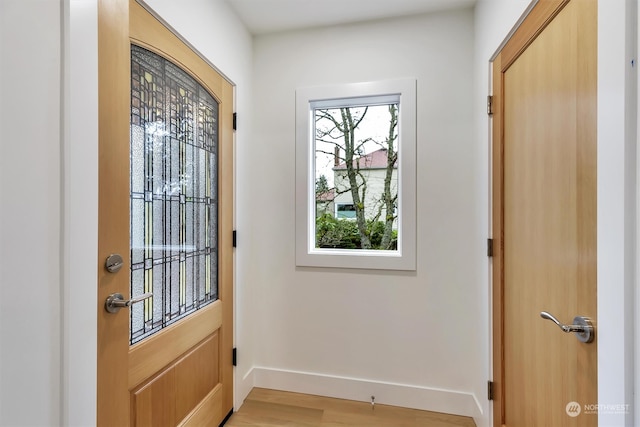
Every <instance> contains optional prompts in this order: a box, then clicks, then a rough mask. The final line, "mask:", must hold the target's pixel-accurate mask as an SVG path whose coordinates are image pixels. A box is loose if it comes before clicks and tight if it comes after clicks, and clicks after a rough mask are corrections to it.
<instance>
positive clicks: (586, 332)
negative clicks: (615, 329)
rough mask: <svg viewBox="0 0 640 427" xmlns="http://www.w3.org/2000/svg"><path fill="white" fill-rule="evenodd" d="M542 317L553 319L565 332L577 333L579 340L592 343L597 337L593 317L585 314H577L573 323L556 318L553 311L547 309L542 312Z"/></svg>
mask: <svg viewBox="0 0 640 427" xmlns="http://www.w3.org/2000/svg"><path fill="white" fill-rule="evenodd" d="M540 317H542V318H543V319H547V320H551V321H552V322H553V323H555V324H556V325H558V326H559V327H560V329H562V331H563V332H566V333H569V332H573V333H575V334H576V338H578V341H580V342H584V343H590V342H592V341H593V339H594V338H595V335H596V334H595V329H594V327H593V324H592V323H591V319H589V318H588V317H585V316H576V317H574V318H573V325H565V324H564V323H561V322H560V321H559V320H558V319H556V318H555V317H554V316H553V315H552V314H551V313H549V312H546V311H541V312H540Z"/></svg>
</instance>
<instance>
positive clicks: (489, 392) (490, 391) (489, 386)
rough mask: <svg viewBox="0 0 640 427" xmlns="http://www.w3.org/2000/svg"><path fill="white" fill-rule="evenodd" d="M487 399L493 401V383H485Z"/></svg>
mask: <svg viewBox="0 0 640 427" xmlns="http://www.w3.org/2000/svg"><path fill="white" fill-rule="evenodd" d="M487 397H488V398H489V400H493V381H489V382H488V383H487Z"/></svg>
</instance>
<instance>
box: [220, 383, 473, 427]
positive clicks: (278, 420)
mask: <svg viewBox="0 0 640 427" xmlns="http://www.w3.org/2000/svg"><path fill="white" fill-rule="evenodd" d="M225 426H226V427H241V426H242V427H244V426H296V427H306V426H322V427H328V426H350V427H360V426H362V427H364V426H367V427H372V426H388V427H392V426H393V427H395V426H406V427H410V426H424V427H431V426H433V427H475V423H474V422H473V419H471V418H468V417H460V416H456V415H447V414H441V413H437V412H427V411H419V410H416V409H407V408H398V407H395V406H387V405H380V404H375V405H374V406H372V405H371V403H365V402H355V401H351V400H341V399H332V398H329V397H320V396H310V395H307V394H299V393H290V392H284V391H275V390H267V389H263V388H254V389H253V390H251V393H249V396H247V398H246V400H245V401H244V404H243V405H242V407H240V410H239V411H238V412H236V413H235V414H233V415H232V416H231V418H230V419H229V421H227V423H226V424H225Z"/></svg>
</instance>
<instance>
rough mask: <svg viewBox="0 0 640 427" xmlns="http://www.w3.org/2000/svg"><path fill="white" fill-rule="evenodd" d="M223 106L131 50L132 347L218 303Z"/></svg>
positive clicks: (183, 76) (156, 59)
mask: <svg viewBox="0 0 640 427" xmlns="http://www.w3.org/2000/svg"><path fill="white" fill-rule="evenodd" d="M217 147H218V103H217V102H216V100H215V99H214V98H213V97H212V96H211V95H210V94H209V93H208V92H207V91H206V90H205V89H204V88H203V87H202V86H201V85H200V84H198V82H196V81H195V80H194V79H193V78H192V77H191V76H189V75H188V74H187V73H185V72H184V71H183V70H181V69H180V68H178V67H177V66H175V65H174V64H172V63H170V62H168V61H167V60H165V59H164V58H162V57H160V56H158V55H156V54H154V53H152V52H149V51H147V50H145V49H143V48H140V47H137V46H134V45H132V46H131V152H130V155H131V165H130V170H131V199H130V204H131V223H130V224H131V230H130V235H131V296H132V297H135V296H138V295H141V294H142V293H145V292H153V298H150V299H147V300H145V301H144V302H141V303H138V304H135V305H134V306H133V307H132V308H131V310H130V312H131V344H133V343H136V342H139V341H140V340H142V339H144V338H146V337H148V336H150V335H151V334H153V333H155V332H157V331H159V330H161V329H162V328H163V327H165V326H167V325H169V324H171V323H173V322H175V321H177V320H179V319H181V318H183V317H185V316H187V315H189V314H190V313H193V312H194V311H196V310H197V309H199V308H201V307H204V306H205V305H207V304H209V303H211V302H213V301H215V300H216V299H217V294H218V292H217V274H218V273H217V248H218V244H217V239H216V236H217V233H216V232H215V230H217V226H218V225H217V215H216V213H217V211H216V209H217V196H218V181H217V176H218V172H217V161H216V156H217Z"/></svg>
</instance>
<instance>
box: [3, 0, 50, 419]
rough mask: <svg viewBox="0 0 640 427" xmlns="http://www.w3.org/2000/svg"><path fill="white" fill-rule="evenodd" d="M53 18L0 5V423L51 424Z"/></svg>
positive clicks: (38, 7)
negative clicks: (0, 290) (0, 75)
mask: <svg viewBox="0 0 640 427" xmlns="http://www.w3.org/2000/svg"><path fill="white" fill-rule="evenodd" d="M61 16H62V15H61V2H60V1H54V0H27V1H25V0H3V1H2V2H0V61H2V62H1V63H0V70H1V74H2V78H0V94H1V95H0V128H1V129H2V132H1V133H0V289H2V296H1V298H0V425H11V426H20V425H57V424H59V423H60V363H61V360H60V339H61V318H60V303H61V293H60V292H61V264H60V260H61V257H60V251H61V228H60V221H61V201H60V200H61V168H60V156H61V150H60V148H61V120H60V118H61V114H60V112H61V93H60V79H61V70H60V67H61V35H60V34H61V32H60V28H61V23H60V21H61ZM34 29H37V31H34Z"/></svg>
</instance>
